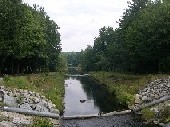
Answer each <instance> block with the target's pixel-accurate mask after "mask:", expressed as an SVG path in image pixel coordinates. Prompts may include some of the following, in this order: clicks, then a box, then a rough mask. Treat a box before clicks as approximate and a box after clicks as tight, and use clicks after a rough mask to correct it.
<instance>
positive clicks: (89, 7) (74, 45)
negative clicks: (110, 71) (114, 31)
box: [23, 0, 127, 52]
mask: <svg viewBox="0 0 170 127" xmlns="http://www.w3.org/2000/svg"><path fill="white" fill-rule="evenodd" d="M23 1H24V2H25V3H28V4H30V5H33V4H38V5H40V6H43V7H44V8H45V11H46V12H47V14H48V15H49V16H50V17H51V19H52V20H54V21H55V22H56V23H57V24H58V25H59V27H60V30H59V32H60V34H61V44H62V51H63V52H71V51H81V49H85V48H86V47H87V45H93V41H94V38H95V37H97V36H98V32H99V29H100V28H102V27H103V26H112V27H113V28H117V27H118V24H117V23H116V21H118V20H119V19H120V18H121V16H122V15H123V12H124V9H126V8H127V0H23Z"/></svg>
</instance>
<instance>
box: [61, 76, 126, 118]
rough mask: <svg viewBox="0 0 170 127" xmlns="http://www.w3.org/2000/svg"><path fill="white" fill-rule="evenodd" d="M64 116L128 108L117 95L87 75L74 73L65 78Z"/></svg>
mask: <svg viewBox="0 0 170 127" xmlns="http://www.w3.org/2000/svg"><path fill="white" fill-rule="evenodd" d="M64 101H65V110H64V116H75V115H91V114H97V113H99V112H104V113H107V112H112V111H118V110H122V109H126V108H127V106H124V105H121V104H120V103H119V102H118V101H117V99H116V97H115V96H114V93H113V94H109V92H108V91H107V90H106V89H105V88H104V87H102V86H100V85H98V84H96V82H94V81H92V80H90V79H89V78H88V77H87V76H78V75H72V76H68V77H67V79H66V80H65V99H64Z"/></svg>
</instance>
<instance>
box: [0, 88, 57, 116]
mask: <svg viewBox="0 0 170 127" xmlns="http://www.w3.org/2000/svg"><path fill="white" fill-rule="evenodd" d="M0 101H1V102H2V101H3V104H4V105H7V106H8V107H14V108H21V109H27V110H32V111H38V112H51V113H56V114H59V110H58V109H56V105H55V104H53V103H52V101H51V100H48V99H46V98H45V96H41V95H40V94H39V93H36V92H32V91H28V90H22V89H19V90H18V89H13V90H10V89H7V88H5V87H4V86H0Z"/></svg>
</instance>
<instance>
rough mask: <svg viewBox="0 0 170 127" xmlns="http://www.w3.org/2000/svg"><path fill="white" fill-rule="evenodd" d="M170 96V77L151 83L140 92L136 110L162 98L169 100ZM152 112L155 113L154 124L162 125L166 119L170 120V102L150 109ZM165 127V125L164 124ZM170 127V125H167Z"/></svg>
mask: <svg viewBox="0 0 170 127" xmlns="http://www.w3.org/2000/svg"><path fill="white" fill-rule="evenodd" d="M169 96H170V77H168V78H164V79H157V80H155V81H152V82H150V83H149V84H148V85H147V86H146V87H145V88H144V89H142V90H140V91H139V93H138V94H136V96H135V108H136V107H139V106H142V105H146V104H149V103H153V102H154V101H159V100H161V99H162V98H169ZM150 111H151V112H154V113H155V117H154V118H153V122H155V123H160V122H161V121H162V120H163V119H164V118H163V117H165V115H166V117H167V119H169V118H170V100H166V101H164V102H162V103H159V104H157V105H154V106H152V107H151V108H150ZM168 123H169V122H168ZM162 125H164V124H162ZM167 126H170V125H167Z"/></svg>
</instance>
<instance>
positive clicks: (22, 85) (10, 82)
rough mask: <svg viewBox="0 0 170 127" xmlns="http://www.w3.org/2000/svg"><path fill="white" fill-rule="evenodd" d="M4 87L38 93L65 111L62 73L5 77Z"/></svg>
mask: <svg viewBox="0 0 170 127" xmlns="http://www.w3.org/2000/svg"><path fill="white" fill-rule="evenodd" d="M4 85H5V86H7V87H10V88H17V89H27V90H30V91H34V92H38V93H40V94H42V95H44V96H45V97H47V98H48V99H50V100H51V101H52V102H53V103H54V104H55V105H56V108H58V109H59V110H60V111H62V110H63V104H62V99H63V96H64V75H63V74H60V73H48V74H47V73H42V74H30V75H24V76H15V77H12V76H8V75H6V76H5V77H4Z"/></svg>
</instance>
